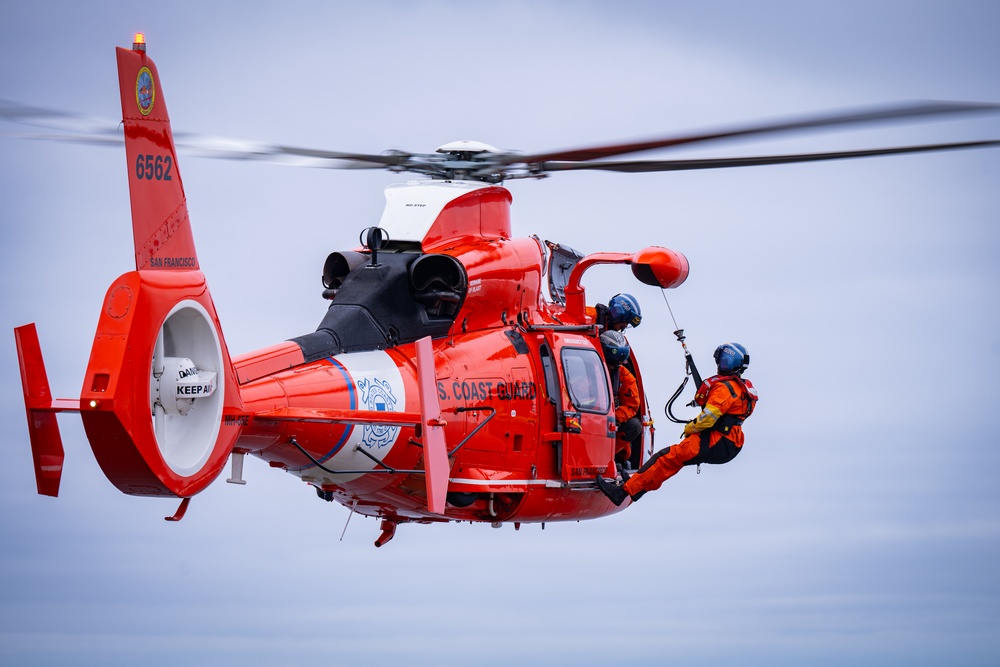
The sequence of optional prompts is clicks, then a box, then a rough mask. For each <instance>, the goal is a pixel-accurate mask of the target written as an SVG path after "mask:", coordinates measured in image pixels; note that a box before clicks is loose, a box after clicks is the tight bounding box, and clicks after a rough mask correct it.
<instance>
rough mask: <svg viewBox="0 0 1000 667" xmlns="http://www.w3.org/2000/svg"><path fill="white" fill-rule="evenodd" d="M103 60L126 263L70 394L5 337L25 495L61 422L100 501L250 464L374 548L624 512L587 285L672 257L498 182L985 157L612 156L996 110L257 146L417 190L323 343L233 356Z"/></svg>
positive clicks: (50, 478) (207, 479)
mask: <svg viewBox="0 0 1000 667" xmlns="http://www.w3.org/2000/svg"><path fill="white" fill-rule="evenodd" d="M117 62H118V74H119V86H120V92H121V103H122V119H123V120H122V123H123V127H124V144H125V149H126V158H127V164H128V167H129V188H130V199H131V206H132V226H133V237H134V249H135V260H136V269H135V271H131V272H128V273H126V274H124V275H122V276H121V277H119V278H118V279H117V280H115V281H114V282H113V283H112V284H111V286H110V287H109V288H108V290H107V293H106V295H105V299H104V301H103V304H102V307H101V312H100V316H99V321H98V324H97V331H96V334H95V338H94V344H93V348H92V352H91V356H90V360H89V363H88V367H87V371H86V374H85V376H84V381H83V386H82V388H81V391H80V395H79V397H78V398H72V399H56V398H53V397H52V393H51V390H50V387H49V383H48V380H47V375H46V371H45V365H44V361H43V357H42V352H41V346H40V344H39V340H38V335H37V332H36V330H35V327H34V325H33V324H28V325H25V326H22V327H18V328H16V329H15V338H16V342H17V348H18V356H19V361H20V368H21V378H22V386H23V390H24V399H25V407H26V412H27V415H28V431H29V438H30V441H31V448H32V454H33V462H34V468H35V476H36V483H37V489H38V492H39V493H40V494H43V495H49V496H57V495H58V492H59V484H60V479H61V475H62V470H63V461H64V452H63V445H62V439H61V436H60V433H59V426H58V422H57V419H56V414H57V413H60V412H70V413H78V414H79V415H80V417H81V419H82V422H83V425H84V429H85V432H86V434H87V437H88V440H89V441H90V443H91V447H92V449H93V451H94V455H95V457H96V459H97V461H98V463H99V464H100V466H101V468H102V470H103V471H104V473H105V475H106V476H107V477H108V479H109V480H110V481H111V482H112V484H114V485H115V486H116V487H117V488H118V489H120V490H121V491H122V492H124V493H126V494H130V495H138V496H154V497H172V498H177V499H179V500H180V504H179V506H178V508H177V510H176V512H175V513H174V514H173V515H172V516H170V517H167V518H168V519H169V520H174V521H177V520H180V519H182V518H183V516H184V514H185V512H186V511H187V509H188V506H189V504H190V501H191V499H192V498H193V497H194V496H195V495H197V494H198V493H199V492H201V491H203V490H204V489H205V488H207V487H208V486H209V485H210V484H211V483H213V482H214V481H215V480H216V479H217V478H218V477H219V476H220V475H221V474H223V472H224V471H225V470H226V468H227V466H228V467H229V469H230V476H229V478H228V480H227V481H228V482H230V483H234V484H243V483H245V480H243V463H244V458H245V457H246V456H247V455H251V456H254V457H257V458H260V459H262V460H263V461H265V462H267V463H268V464H269V465H270V466H271V467H274V468H278V469H281V470H284V471H285V472H288V473H290V474H293V475H295V476H297V477H299V478H300V479H302V481H303V482H305V483H306V484H308V485H309V486H311V487H312V488H313V489H314V491H315V494H316V495H317V496H318V497H319V498H320V499H322V500H323V501H327V502H332V501H336V502H338V503H340V504H341V505H344V506H345V507H347V508H349V509H350V510H351V512H352V513H357V514H361V515H364V516H369V517H374V518H377V519H379V520H380V521H381V523H380V530H381V534H380V535H379V536H378V538H377V539H376V541H375V545H376V546H382V545H384V544H385V543H387V542H388V541H389V540H391V539H392V538H393V536H394V535H395V532H396V529H397V527H398V526H399V525H400V524H404V523H434V522H449V521H470V522H481V523H489V524H493V525H502V524H507V523H512V524H514V525H515V527H517V526H519V525H520V524H522V523H540V524H543V525H544V524H545V523H546V522H552V521H579V520H582V519H595V518H600V517H603V516H608V515H611V514H614V513H616V512H620V511H622V510H623V509H625V507H627V506H628V503H625V504H623V505H622V506H621V507H618V506H615V505H613V504H612V503H611V502H610V500H608V499H607V497H606V496H604V494H603V493H601V492H600V491H599V489H598V487H597V485H596V483H595V482H594V478H595V476H597V475H608V476H614V475H615V474H617V470H616V462H615V459H614V453H615V437H616V424H615V419H614V401H613V396H612V383H611V379H610V377H609V374H608V370H607V364H606V363H605V360H604V358H603V355H602V349H601V345H600V343H599V334H600V333H601V330H602V327H601V322H600V321H599V318H598V317H597V316H596V315H595V313H596V312H597V310H596V307H594V306H590V305H589V304H588V299H587V295H586V291H585V289H584V287H583V276H584V274H585V273H586V271H588V270H589V269H591V268H592V267H594V266H597V265H609V264H610V265H625V266H629V267H630V269H631V271H632V274H633V276H634V277H635V278H636V279H637V280H638V281H640V282H641V283H642V284H646V285H651V286H654V287H658V288H661V289H675V288H678V287H680V286H681V285H682V284H683V283H684V282H685V280H686V278H687V277H688V273H689V265H688V261H687V259H686V257H685V256H684V255H683V254H682V253H681V252H679V251H676V250H672V249H668V248H664V247H660V246H647V247H644V248H641V249H639V250H637V251H635V252H631V253H621V252H598V253H593V254H589V255H583V254H581V253H579V252H577V251H576V250H574V249H572V248H570V247H568V246H565V245H562V244H559V243H554V242H550V241H543V240H541V239H539V238H537V237H527V238H515V237H514V236H513V234H512V228H511V221H510V213H509V207H510V203H511V195H510V192H509V191H508V190H507V189H506V188H504V187H503V185H502V184H503V183H504V182H505V181H507V180H511V179H518V178H543V177H546V176H548V175H551V174H553V173H555V172H559V171H573V170H581V169H597V170H605V171H618V172H625V173H642V172H658V171H676V170H690V169H710V168H721V167H734V166H756V165H766V164H782V163H793V162H807V161H814V160H832V159H846V158H858V157H870V156H876V155H891V154H901V153H908V152H925V151H937V150H953V149H961V148H976V147H989V146H996V145H998V144H1000V142H997V141H980V142H964V143H949V144H936V145H924V146H909V147H898V148H885V149H874V150H863V151H842V152H837V153H816V154H798V155H783V156H766V157H757V158H753V157H751V158H710V159H700V160H631V161H609V160H608V158H614V157H617V156H620V155H628V154H633V153H638V152H643V151H649V150H653V149H664V148H670V147H674V146H681V145H688V144H694V143H700V142H708V141H714V140H719V139H727V138H733V137H739V136H750V135H761V134H767V133H780V132H792V131H799V130H807V129H811V128H820V127H832V126H850V125H862V124H866V123H877V122H884V121H894V120H905V119H909V118H913V119H917V118H923V117H934V116H947V115H954V114H965V113H979V112H996V111H998V110H1000V105H993V104H976V103H945V102H932V103H919V104H912V105H905V106H898V107H890V108H885V109H875V110H866V111H859V112H849V113H842V114H834V115H828V116H819V117H814V118H808V119H799V120H793V121H784V122H779V123H770V124H760V125H755V126H750V127H744V128H735V129H729V130H721V131H714V132H706V133H700V134H696V135H690V136H684V137H669V138H663V139H653V140H648V141H638V142H632V143H625V144H614V145H606V146H596V147H590V148H582V149H574V150H561V151H551V152H545V153H536V154H527V155H525V154H520V153H513V152H508V151H502V150H499V149H496V148H494V147H492V146H490V145H488V144H485V143H481V142H475V141H458V142H452V143H449V144H445V145H444V146H442V147H440V148H439V149H438V150H437V151H436V152H435V153H432V154H422V153H407V152H402V151H392V152H388V153H384V154H380V155H368V154H359V153H347V152H336V151H321V150H314V149H303V148H293V147H287V146H255V147H253V148H252V149H250V150H249V152H248V153H247V154H246V155H244V156H243V159H254V160H270V159H277V160H281V159H289V158H291V159H295V158H304V159H310V160H322V161H325V162H326V163H327V166H331V167H337V168H345V169H386V170H389V171H390V172H398V173H415V174H418V175H421V176H424V177H426V179H425V180H418V181H410V182H406V183H402V184H398V185H391V186H389V187H388V188H386V191H385V197H386V206H385V209H384V211H383V213H382V216H381V219H380V221H379V223H378V225H377V226H374V227H368V228H366V229H363V230H361V231H360V239H359V243H360V245H359V246H358V247H354V248H349V249H344V250H340V251H336V252H332V253H331V254H330V255H329V256H328V257H327V260H326V262H325V264H324V266H323V272H322V284H323V291H322V296H323V297H324V298H325V299H326V300H327V301H328V302H329V305H328V306H327V310H326V312H325V314H324V316H323V317H322V320H321V322H320V324H319V326H318V328H317V329H316V331H314V332H309V333H305V334H303V335H300V336H297V337H295V338H292V339H290V340H286V341H284V342H281V343H277V344H275V345H272V346H270V347H266V348H264V349H261V350H257V351H253V352H249V353H244V354H240V355H236V356H232V355H230V352H229V350H228V347H227V345H226V342H225V338H224V336H223V329H222V326H221V323H220V321H219V317H218V314H217V312H216V309H215V305H214V303H213V300H212V297H211V294H210V291H209V289H208V283H207V280H206V278H205V276H204V274H203V273H202V271H201V265H200V263H199V261H198V255H197V251H196V248H195V244H194V236H193V231H192V226H191V221H190V219H189V217H188V213H187V205H186V199H185V195H184V188H183V183H182V180H181V175H180V167H179V164H178V159H177V143H178V142H176V141H175V137H174V134H173V132H172V129H171V125H170V119H169V116H168V114H167V109H166V104H165V100H164V94H163V89H162V86H161V83H160V77H159V73H158V70H157V68H156V66H155V64H154V62H153V60H152V59H151V58H150V57H149V55H147V53H146V46H145V42H144V40H143V39H140V38H139V36H137V37H136V40H135V41H134V43H133V44H132V47H131V48H118V49H117ZM7 115H8V116H12V115H13V112H10V113H8V114H7ZM185 140H187V139H185ZM100 141H101V140H97V142H100ZM194 143H196V142H194ZM227 150H230V149H227ZM543 283H545V285H544V287H543ZM628 363H629V365H630V367H631V368H632V369H633V371H634V374H635V376H636V380H637V382H638V384H639V395H640V397H641V402H640V407H639V414H640V416H641V420H642V422H643V424H644V429H643V433H642V434H641V435H640V442H639V446H637V447H635V448H634V451H633V459H632V460H631V461H629V463H630V465H632V466H633V467H638V466H641V465H642V463H644V461H645V460H646V458H647V457H648V456H649V455H650V454H651V453H652V448H651V445H652V437H651V436H652V430H653V419H652V417H651V412H652V411H651V408H650V406H649V404H648V401H647V400H646V398H645V392H644V391H643V390H642V375H641V373H640V366H639V360H638V359H637V358H636V357H635V354H634V351H633V352H632V355H631V358H630V360H629V362H628Z"/></svg>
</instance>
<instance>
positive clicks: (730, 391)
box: [624, 375, 757, 498]
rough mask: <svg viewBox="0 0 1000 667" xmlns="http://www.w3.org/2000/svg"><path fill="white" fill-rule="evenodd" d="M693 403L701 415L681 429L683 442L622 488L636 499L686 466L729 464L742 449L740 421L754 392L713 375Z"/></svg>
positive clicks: (744, 383) (726, 377)
mask: <svg viewBox="0 0 1000 667" xmlns="http://www.w3.org/2000/svg"><path fill="white" fill-rule="evenodd" d="M694 398H695V401H696V402H697V403H698V405H700V406H702V408H703V409H702V411H701V413H700V414H699V415H698V416H697V417H695V418H694V420H693V421H690V422H688V424H687V425H686V426H685V427H684V436H685V437H684V439H683V440H681V441H680V442H679V443H677V444H676V445H672V446H670V447H667V448H666V449H662V450H660V451H659V452H657V453H656V454H654V455H653V457H652V458H651V459H649V461H647V462H646V463H645V464H644V465H643V466H642V467H641V468H639V471H638V472H637V473H636V474H635V475H632V477H630V478H629V480H628V481H627V482H625V485H624V488H625V491H627V492H628V494H629V495H630V496H632V497H633V498H635V497H636V496H637V495H639V494H640V493H642V492H644V491H654V490H656V489H658V488H660V485H661V484H663V482H665V481H666V480H668V479H670V478H671V477H673V476H674V475H676V474H677V472H678V471H679V470H680V469H681V468H683V467H684V466H686V465H695V464H698V463H728V462H729V461H732V460H733V459H734V458H736V455H737V454H739V453H740V450H741V449H742V447H743V422H744V421H745V420H746V418H747V417H749V416H750V415H751V414H752V413H753V409H754V407H755V406H756V404H757V390H756V389H754V388H753V384H751V383H750V380H744V379H743V378H741V377H740V376H738V375H715V376H712V377H710V378H708V379H707V380H705V381H704V382H703V383H702V384H701V387H699V388H698V392H697V393H696V394H695V397H694Z"/></svg>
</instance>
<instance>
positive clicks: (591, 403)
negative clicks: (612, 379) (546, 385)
mask: <svg viewBox="0 0 1000 667" xmlns="http://www.w3.org/2000/svg"><path fill="white" fill-rule="evenodd" d="M562 365H563V373H564V375H565V377H566V389H567V390H568V391H569V398H570V400H571V401H572V402H573V405H574V406H575V407H576V409H577V410H581V411H583V412H599V413H601V414H607V412H608V409H609V408H610V407H611V396H610V395H609V394H608V380H607V374H606V373H605V371H604V361H603V360H602V359H601V355H599V354H597V350H594V349H583V348H574V347H565V348H563V350H562Z"/></svg>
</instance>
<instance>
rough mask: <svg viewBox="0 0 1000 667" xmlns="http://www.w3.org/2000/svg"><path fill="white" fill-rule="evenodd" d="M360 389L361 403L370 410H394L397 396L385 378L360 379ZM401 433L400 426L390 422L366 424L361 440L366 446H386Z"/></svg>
mask: <svg viewBox="0 0 1000 667" xmlns="http://www.w3.org/2000/svg"><path fill="white" fill-rule="evenodd" d="M358 390H359V391H360V392H361V403H362V405H364V406H365V408H366V409H368V410H378V411H379V412H385V411H389V412H391V411H393V410H394V409H395V407H396V397H395V396H393V395H392V387H390V386H389V383H388V382H386V381H385V380H379V379H377V378H374V379H371V380H369V379H367V378H364V379H361V380H358ZM397 435H399V427H398V426H390V425H388V424H366V425H365V426H364V428H363V429H362V434H361V442H362V443H364V445H365V446H366V447H369V448H373V447H385V446H386V445H388V444H389V443H391V442H393V441H394V440H395V439H396V436H397Z"/></svg>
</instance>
